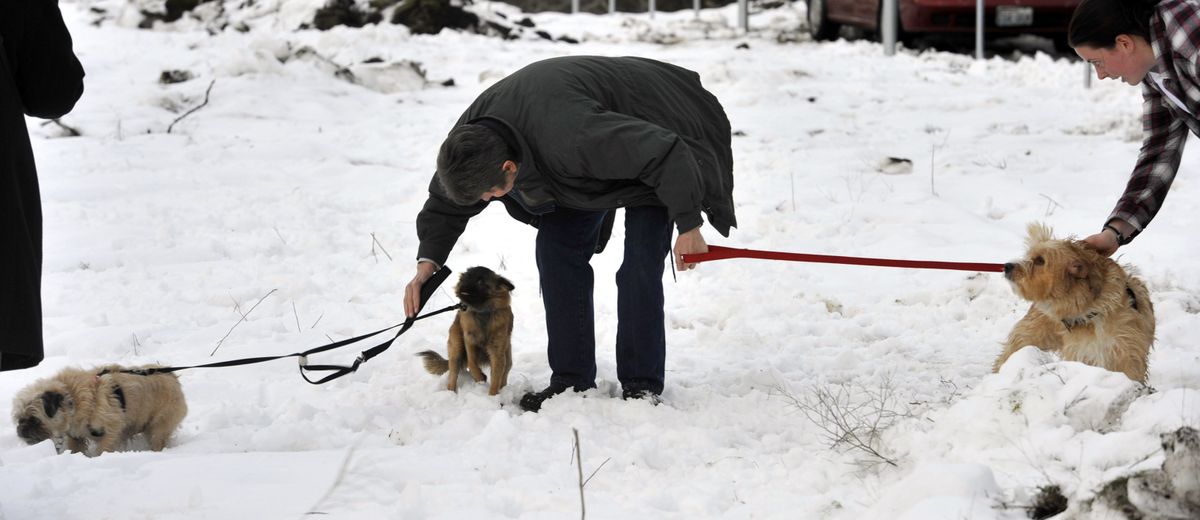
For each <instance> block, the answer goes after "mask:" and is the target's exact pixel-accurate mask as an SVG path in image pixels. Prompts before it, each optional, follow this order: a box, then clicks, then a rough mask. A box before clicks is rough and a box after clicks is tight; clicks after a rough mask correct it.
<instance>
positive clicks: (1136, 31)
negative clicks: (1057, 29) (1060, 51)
mask: <svg viewBox="0 0 1200 520" xmlns="http://www.w3.org/2000/svg"><path fill="white" fill-rule="evenodd" d="M1159 1H1160V0H1083V1H1082V2H1079V5H1078V6H1076V7H1075V14H1073V15H1071V25H1070V26H1069V28H1068V29H1067V44H1068V45H1070V46H1071V47H1072V48H1074V47H1079V46H1080V45H1086V46H1088V47H1095V48H1097V49H1111V48H1112V46H1113V45H1115V44H1116V42H1117V36H1118V35H1122V34H1131V35H1134V36H1141V37H1142V39H1144V40H1146V41H1150V18H1151V17H1152V16H1154V6H1155V5H1156V4H1158V2H1159Z"/></svg>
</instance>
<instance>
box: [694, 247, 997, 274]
mask: <svg viewBox="0 0 1200 520" xmlns="http://www.w3.org/2000/svg"><path fill="white" fill-rule="evenodd" d="M726 258H758V259H762V260H787V261H791V262H815V263H821V264H849V265H874V266H879V267H907V268H912V269H951V270H956V271H983V272H990V273H1002V272H1004V264H983V263H972V262H925V261H920V260H889V259H887V258H859V257H854V256H832V255H809V254H804V253H780V252H776V251H759V250H757V249H737V248H733V247H721V246H708V252H707V253H692V254H686V255H683V261H684V262H686V263H689V264H698V263H700V262H708V261H712V260H724V259H726Z"/></svg>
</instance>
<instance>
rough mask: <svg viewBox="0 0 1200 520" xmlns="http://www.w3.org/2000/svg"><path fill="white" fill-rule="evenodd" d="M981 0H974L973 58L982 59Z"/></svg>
mask: <svg viewBox="0 0 1200 520" xmlns="http://www.w3.org/2000/svg"><path fill="white" fill-rule="evenodd" d="M983 9H984V7H983V0H975V59H977V60H982V59H983Z"/></svg>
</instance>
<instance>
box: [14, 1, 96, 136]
mask: <svg viewBox="0 0 1200 520" xmlns="http://www.w3.org/2000/svg"><path fill="white" fill-rule="evenodd" d="M21 3H23V4H25V6H24V7H23V9H22V10H23V11H24V17H25V22H26V23H25V24H24V29H23V31H21V35H20V38H19V40H18V41H15V42H14V41H11V40H7V41H5V46H6V47H7V50H8V53H9V58H10V65H11V67H12V69H13V75H14V78H15V80H16V84H17V90H18V91H19V92H20V93H21V103H22V105H23V107H24V110H25V113H26V114H27V115H30V116H33V117H41V118H46V119H53V118H56V117H61V116H63V115H65V114H66V113H67V112H70V111H71V109H72V108H74V107H75V102H76V101H78V100H79V97H80V96H82V95H83V75H84V73H83V66H82V65H80V63H79V60H78V59H77V58H76V57H75V53H74V51H73V50H72V43H71V33H70V32H68V31H67V26H66V24H65V23H64V22H63V19H62V13H61V12H60V11H59V9H58V1H57V0H21Z"/></svg>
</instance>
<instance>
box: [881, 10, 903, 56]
mask: <svg viewBox="0 0 1200 520" xmlns="http://www.w3.org/2000/svg"><path fill="white" fill-rule="evenodd" d="M896 8H897V6H896V0H883V15H882V16H881V17H880V19H879V23H880V25H882V26H883V27H880V32H881V33H882V34H883V55H884V56H893V55H895V54H896V33H898V32H900V31H898V30H897V29H899V22H898V20H897V18H899V17H898V16H896V15H897V14H899V13H898V12H897V11H896Z"/></svg>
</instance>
